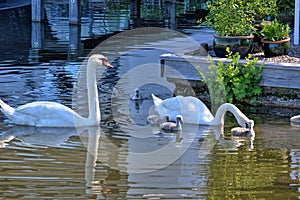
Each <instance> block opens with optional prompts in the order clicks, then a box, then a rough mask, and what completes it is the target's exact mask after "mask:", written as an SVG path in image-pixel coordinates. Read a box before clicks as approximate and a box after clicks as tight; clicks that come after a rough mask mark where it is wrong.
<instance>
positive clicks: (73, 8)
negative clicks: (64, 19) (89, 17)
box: [69, 0, 81, 24]
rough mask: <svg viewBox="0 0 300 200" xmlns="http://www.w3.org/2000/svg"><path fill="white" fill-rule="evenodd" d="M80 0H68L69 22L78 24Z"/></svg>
mask: <svg viewBox="0 0 300 200" xmlns="http://www.w3.org/2000/svg"><path fill="white" fill-rule="evenodd" d="M80 18H81V16H80V0H69V23H70V24H80Z"/></svg>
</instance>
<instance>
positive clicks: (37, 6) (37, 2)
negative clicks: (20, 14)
mask: <svg viewBox="0 0 300 200" xmlns="http://www.w3.org/2000/svg"><path fill="white" fill-rule="evenodd" d="M44 16H45V13H44V0H31V20H32V21H33V22H41V21H44Z"/></svg>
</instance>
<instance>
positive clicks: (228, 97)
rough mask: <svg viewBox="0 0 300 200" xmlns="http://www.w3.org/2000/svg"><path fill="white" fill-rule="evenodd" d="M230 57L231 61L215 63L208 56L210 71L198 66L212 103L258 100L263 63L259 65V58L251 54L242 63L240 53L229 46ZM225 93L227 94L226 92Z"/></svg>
mask: <svg viewBox="0 0 300 200" xmlns="http://www.w3.org/2000/svg"><path fill="white" fill-rule="evenodd" d="M227 52H228V55H227V57H228V58H229V59H230V62H229V63H224V61H219V62H217V63H215V62H214V61H213V60H212V57H210V56H208V59H209V66H208V72H207V73H206V74H204V73H203V71H202V69H201V68H200V67H197V69H198V71H199V75H200V76H201V77H202V80H203V81H204V82H205V83H206V85H207V87H208V89H209V91H210V95H211V99H212V104H214V105H219V104H221V103H224V102H225V101H226V102H230V103H236V102H245V103H251V102H253V101H256V97H257V95H260V94H261V92H262V89H261V87H260V85H259V82H260V79H261V72H262V68H263V65H264V64H263V63H262V64H260V65H259V66H257V64H258V59H257V58H254V59H252V56H251V55H250V54H249V55H248V57H247V58H246V61H247V62H245V63H243V64H242V63H240V62H239V61H240V55H239V54H238V53H236V54H234V55H233V54H232V52H230V50H229V48H227ZM224 93H225V94H224Z"/></svg>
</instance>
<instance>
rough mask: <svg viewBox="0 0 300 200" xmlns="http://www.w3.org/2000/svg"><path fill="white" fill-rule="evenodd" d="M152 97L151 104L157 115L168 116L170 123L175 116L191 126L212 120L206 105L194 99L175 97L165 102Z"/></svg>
mask: <svg viewBox="0 0 300 200" xmlns="http://www.w3.org/2000/svg"><path fill="white" fill-rule="evenodd" d="M152 97H154V98H153V102H154V104H155V110H156V111H157V112H158V114H159V115H160V116H165V115H166V114H168V115H170V120H171V121H176V116H177V115H181V116H182V117H183V119H184V121H185V122H186V123H191V124H202V122H203V121H211V120H213V119H214V117H213V115H212V114H211V113H210V111H209V109H208V108H207V107H206V105H205V104H204V103H203V102H202V101H200V100H199V99H197V98H195V97H191V96H188V97H183V96H176V97H173V98H169V99H165V100H161V99H159V98H158V97H156V96H155V95H153V94H152ZM158 99H159V100H160V101H159V100H158ZM156 102H160V103H159V104H157V103H156Z"/></svg>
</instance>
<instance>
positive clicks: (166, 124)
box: [160, 115, 183, 131]
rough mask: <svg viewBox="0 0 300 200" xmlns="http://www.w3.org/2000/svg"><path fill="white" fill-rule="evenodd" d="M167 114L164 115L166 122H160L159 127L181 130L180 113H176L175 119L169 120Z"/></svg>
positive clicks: (165, 129) (168, 129) (166, 129)
mask: <svg viewBox="0 0 300 200" xmlns="http://www.w3.org/2000/svg"><path fill="white" fill-rule="evenodd" d="M169 119H170V118H169V115H166V122H164V123H162V124H161V125H160V129H161V130H164V131H180V130H182V123H183V120H182V116H181V115H177V116H176V121H175V122H173V121H170V120H169Z"/></svg>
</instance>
